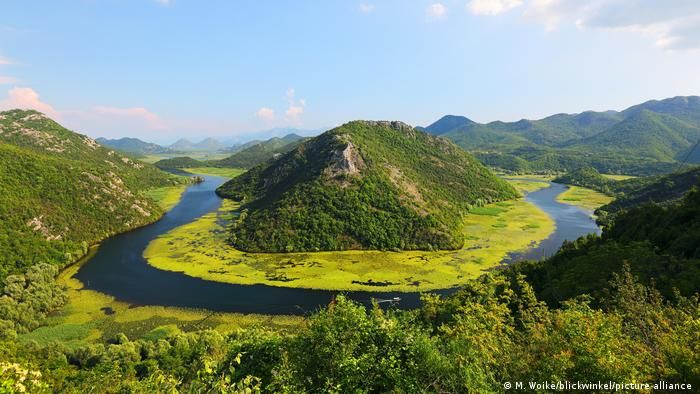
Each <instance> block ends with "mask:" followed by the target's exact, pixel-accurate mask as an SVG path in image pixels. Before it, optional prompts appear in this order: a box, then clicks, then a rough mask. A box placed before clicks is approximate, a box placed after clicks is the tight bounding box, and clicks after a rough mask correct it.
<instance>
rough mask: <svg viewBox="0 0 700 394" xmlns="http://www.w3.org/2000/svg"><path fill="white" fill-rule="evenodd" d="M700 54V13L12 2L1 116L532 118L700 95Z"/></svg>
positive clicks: (644, 4) (522, 1)
mask: <svg viewBox="0 0 700 394" xmlns="http://www.w3.org/2000/svg"><path fill="white" fill-rule="evenodd" d="M669 4H673V5H672V6H669ZM698 48H700V2H699V1H697V0H674V1H673V2H670V1H665V0H660V1H652V0H471V1H468V0H459V1H458V0H454V1H451V0H445V1H441V2H436V1H422V0H415V1H406V0H402V1H399V0H396V1H390V0H389V1H379V0H376V1H372V0H367V1H364V2H361V1H352V0H348V1H328V0H316V1H302V0H296V1H292V0H287V1H284V0H280V1H233V0H231V1H223V0H222V1H208V0H197V1H195V0H169V1H166V0H160V1H159V0H121V1H119V0H75V1H68V0H62V1H48V0H47V1H31V0H21V1H20V0H16V1H13V0H9V1H5V2H3V6H2V12H1V13H0V108H9V107H18V106H19V107H31V108H36V109H39V110H42V111H44V112H47V113H48V114H49V115H51V116H53V117H55V118H57V120H59V121H60V122H62V123H63V124H65V125H67V126H69V127H71V128H73V129H75V130H77V131H80V132H83V133H86V134H89V135H92V136H108V137H116V136H137V137H141V138H143V139H146V140H158V141H163V140H172V139H175V138H177V137H181V136H186V137H191V138H193V139H197V138H199V137H204V136H234V135H241V134H246V133H250V132H252V131H255V130H262V129H267V128H271V127H298V128H306V129H312V128H318V127H324V126H333V125H336V124H340V123H343V122H346V121H348V120H352V119H398V120H403V121H406V122H408V123H411V124H415V125H426V124H428V123H430V122H432V121H434V120H436V119H437V118H439V117H440V116H442V115H444V114H448V113H449V114H460V115H465V116H468V117H470V118H472V119H474V120H476V121H482V122H485V121H492V120H497V119H500V120H518V119H520V118H540V117H543V116H546V115H549V114H553V113H558V112H580V111H583V110H588V109H593V110H605V109H623V108H625V107H627V106H630V105H633V104H636V103H639V102H642V101H646V100H648V99H658V98H665V97H670V96H675V95H693V94H700V73H698V71H697V70H700V49H698Z"/></svg>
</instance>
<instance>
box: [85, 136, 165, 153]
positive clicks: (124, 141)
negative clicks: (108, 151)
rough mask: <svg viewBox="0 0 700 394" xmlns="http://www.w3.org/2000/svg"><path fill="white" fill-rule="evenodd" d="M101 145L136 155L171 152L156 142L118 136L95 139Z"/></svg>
mask: <svg viewBox="0 0 700 394" xmlns="http://www.w3.org/2000/svg"><path fill="white" fill-rule="evenodd" d="M96 141H97V142H99V143H100V144H101V145H103V146H106V147H108V148H112V149H116V150H119V151H122V152H126V153H134V154H138V155H148V154H159V153H172V150H171V149H169V148H166V147H163V146H160V145H158V144H154V143H151V142H145V141H141V140H140V139H138V138H129V137H125V138H119V139H107V138H98V139H96Z"/></svg>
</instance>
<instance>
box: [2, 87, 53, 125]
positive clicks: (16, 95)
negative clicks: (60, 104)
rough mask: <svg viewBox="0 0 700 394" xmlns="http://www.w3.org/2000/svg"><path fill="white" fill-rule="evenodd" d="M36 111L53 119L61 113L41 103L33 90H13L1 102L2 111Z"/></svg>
mask: <svg viewBox="0 0 700 394" xmlns="http://www.w3.org/2000/svg"><path fill="white" fill-rule="evenodd" d="M15 108H19V109H34V110H37V111H39V112H42V113H44V114H46V115H47V116H49V117H52V118H58V117H59V112H58V111H56V109H55V108H54V107H52V106H51V105H49V104H47V103H45V102H43V101H41V99H40V97H39V94H38V93H37V92H36V91H34V89H32V88H13V89H10V90H9V91H8V92H7V98H6V99H5V100H2V101H0V110H7V109H15Z"/></svg>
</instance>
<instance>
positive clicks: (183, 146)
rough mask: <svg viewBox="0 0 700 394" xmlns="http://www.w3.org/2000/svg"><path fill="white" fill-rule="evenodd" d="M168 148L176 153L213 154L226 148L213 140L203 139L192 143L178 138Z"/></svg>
mask: <svg viewBox="0 0 700 394" xmlns="http://www.w3.org/2000/svg"><path fill="white" fill-rule="evenodd" d="M168 148H170V150H173V151H177V152H199V151H202V152H214V151H218V150H222V149H225V148H226V146H225V145H224V144H222V143H221V142H219V141H217V140H215V139H213V138H205V139H203V140H202V141H200V142H192V141H190V140H188V139H186V138H180V139H179V140H177V141H176V142H175V143H173V144H172V145H170V146H169V147H168Z"/></svg>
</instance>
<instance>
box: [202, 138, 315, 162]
mask: <svg viewBox="0 0 700 394" xmlns="http://www.w3.org/2000/svg"><path fill="white" fill-rule="evenodd" d="M307 139H308V138H307V137H302V136H300V135H297V134H288V135H285V136H284V137H281V138H280V137H272V138H270V139H269V140H267V141H262V142H258V143H255V144H250V145H249V146H247V147H245V148H243V149H241V150H239V151H237V152H235V153H234V154H232V155H231V156H229V157H227V158H225V159H221V160H215V161H212V162H210V165H213V166H215V167H231V168H251V167H255V166H256V165H258V164H262V163H264V162H266V161H268V160H270V159H272V158H274V157H277V156H279V155H281V154H283V153H286V152H289V151H290V150H292V149H294V148H296V147H297V145H299V144H300V143H302V142H303V141H305V140H307Z"/></svg>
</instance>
